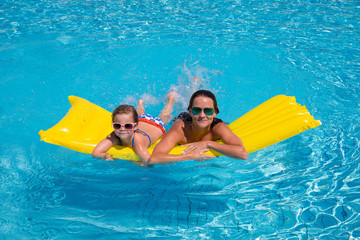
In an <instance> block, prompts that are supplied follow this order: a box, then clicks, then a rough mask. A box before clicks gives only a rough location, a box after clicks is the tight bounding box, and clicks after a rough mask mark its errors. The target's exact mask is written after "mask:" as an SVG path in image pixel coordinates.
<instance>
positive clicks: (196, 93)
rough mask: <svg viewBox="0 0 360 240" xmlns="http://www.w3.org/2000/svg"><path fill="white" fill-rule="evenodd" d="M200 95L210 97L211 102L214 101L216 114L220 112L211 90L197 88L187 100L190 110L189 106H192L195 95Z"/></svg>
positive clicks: (189, 107)
mask: <svg viewBox="0 0 360 240" xmlns="http://www.w3.org/2000/svg"><path fill="white" fill-rule="evenodd" d="M200 96H204V97H208V98H211V99H212V100H213V102H214V110H215V113H216V114H218V113H219V112H220V111H219V108H218V105H217V101H216V97H215V95H214V94H213V93H212V92H210V91H208V90H198V91H196V92H195V93H193V95H192V96H191V98H190V101H189V106H188V110H189V111H190V110H191V108H192V106H193V104H194V99H195V98H197V97H200Z"/></svg>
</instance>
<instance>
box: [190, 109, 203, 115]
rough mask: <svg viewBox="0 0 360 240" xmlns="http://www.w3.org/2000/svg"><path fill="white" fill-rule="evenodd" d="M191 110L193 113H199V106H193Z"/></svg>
mask: <svg viewBox="0 0 360 240" xmlns="http://www.w3.org/2000/svg"><path fill="white" fill-rule="evenodd" d="M191 112H192V114H194V115H199V114H200V113H201V108H199V107H194V108H192V109H191Z"/></svg>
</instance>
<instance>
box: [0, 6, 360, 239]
mask: <svg viewBox="0 0 360 240" xmlns="http://www.w3.org/2000/svg"><path fill="white" fill-rule="evenodd" d="M0 12H1V14H0V51H1V54H0V63H1V65H0V66H1V67H0V84H1V100H2V103H3V104H2V105H1V107H0V112H1V118H0V126H1V132H0V134H1V139H0V144H1V148H0V171H1V175H0V176H1V180H0V187H1V191H0V197H1V199H2V204H1V205H0V206H1V215H0V236H1V239H89V238H94V239H144V238H145V239H161V238H164V239H308V238H309V239H357V238H360V230H359V229H360V219H359V214H360V180H359V171H360V170H359V158H360V150H359V130H360V127H359V120H358V119H359V69H360V68H359V59H360V58H359V55H360V52H359V46H360V44H359V15H360V8H359V6H358V2H356V1H324V0H322V1H319V2H312V1H291V2H288V1H271V3H270V2H267V1H259V0H256V1H248V2H244V1H236V0H233V1H219V0H216V1H200V0H195V1H191V2H184V1H173V0H168V1H166V0H162V1H115V0H107V1H100V0H89V1H67V0H57V1H49V0H44V1H33V0H22V1H21V0H20V1H17V2H13V1H10V0H4V1H2V2H1V3H0ZM193 78H199V79H200V81H199V82H194V81H193ZM170 87H172V88H175V89H177V90H178V91H179V93H180V94H181V98H180V99H179V101H178V103H177V105H176V112H179V111H181V110H183V109H184V108H185V107H186V104H187V100H188V97H189V96H190V95H191V91H193V90H195V89H198V88H207V89H210V90H212V91H214V92H215V93H216V96H217V98H218V101H219V107H220V114H219V117H220V118H222V119H223V120H224V121H226V122H229V123H230V122H232V121H234V120H235V119H237V118H238V117H240V116H241V115H242V114H244V113H246V112H247V111H249V110H251V109H252V108H254V107H255V106H257V105H258V104H260V103H262V102H264V101H266V100H267V99H269V98H271V97H273V96H275V95H278V94H286V95H290V96H296V98H297V101H298V102H299V103H301V104H303V105H306V106H307V108H308V109H309V111H310V112H311V113H312V114H313V115H314V116H315V118H316V119H319V120H321V121H322V123H323V125H322V126H320V127H318V128H315V129H312V130H309V131H306V132H304V133H302V134H300V135H298V136H295V137H293V138H291V139H289V140H286V141H284V142H281V143H279V144H276V145H273V146H270V147H268V148H266V149H264V150H261V151H258V152H256V153H253V154H250V156H249V159H248V160H246V161H239V160H234V159H230V158H227V157H220V158H217V159H215V160H211V161H205V162H195V161H188V162H182V163H174V164H169V165H159V166H155V167H154V168H141V167H138V166H135V165H133V164H131V163H129V162H126V161H121V160H120V161H116V162H104V161H100V160H97V159H93V158H92V157H91V156H89V155H84V154H80V153H77V152H74V151H71V150H68V149H65V148H62V147H59V146H54V145H51V144H46V143H44V142H40V140H39V135H38V131H39V130H40V129H48V128H49V127H51V126H52V125H54V124H55V123H57V122H58V121H59V120H60V118H61V117H62V116H64V115H65V114H66V112H67V110H68V108H69V104H68V100H67V96H68V95H76V96H80V97H83V98H86V99H88V100H90V101H91V102H94V103H95V104H97V105H99V106H102V107H104V108H105V109H107V110H110V111H111V110H112V109H113V108H114V107H116V106H117V105H118V104H120V103H124V102H126V103H131V104H133V103H134V102H135V101H136V99H138V98H140V97H142V98H144V99H145V101H146V103H147V105H146V108H147V110H148V111H149V113H154V114H156V113H157V112H158V111H159V109H161V108H162V106H163V102H164V96H165V94H166V92H167V91H168V89H169V88H170Z"/></svg>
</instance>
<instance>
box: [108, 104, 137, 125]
mask: <svg viewBox="0 0 360 240" xmlns="http://www.w3.org/2000/svg"><path fill="white" fill-rule="evenodd" d="M116 114H132V116H133V118H134V122H135V123H137V122H138V121H139V116H138V114H137V112H136V110H135V108H134V106H131V105H120V106H118V107H117V108H115V110H114V111H113V112H112V121H113V122H114V119H115V115H116Z"/></svg>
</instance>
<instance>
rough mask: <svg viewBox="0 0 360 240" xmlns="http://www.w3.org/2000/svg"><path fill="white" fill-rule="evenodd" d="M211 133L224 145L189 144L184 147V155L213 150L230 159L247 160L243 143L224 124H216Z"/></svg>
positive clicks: (213, 142) (208, 142)
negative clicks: (202, 150) (200, 150)
mask: <svg viewBox="0 0 360 240" xmlns="http://www.w3.org/2000/svg"><path fill="white" fill-rule="evenodd" d="M212 131H213V133H214V135H215V136H218V137H219V138H220V139H221V140H223V141H224V143H225V144H222V143H218V142H215V141H201V142H195V143H190V144H186V145H184V146H187V147H188V148H187V149H185V150H184V153H190V152H193V151H199V149H207V150H208V149H213V150H215V151H217V152H219V153H221V154H223V155H225V156H228V157H231V158H236V159H244V160H246V159H247V157H248V153H247V151H246V149H245V147H244V144H243V142H242V141H241V139H240V138H239V137H238V136H236V135H235V134H234V133H233V132H232V131H231V130H230V129H229V127H228V126H227V125H226V124H225V123H223V122H221V123H218V124H216V125H215V126H214V128H213V129H212Z"/></svg>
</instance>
